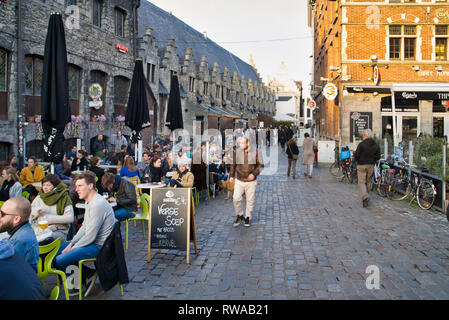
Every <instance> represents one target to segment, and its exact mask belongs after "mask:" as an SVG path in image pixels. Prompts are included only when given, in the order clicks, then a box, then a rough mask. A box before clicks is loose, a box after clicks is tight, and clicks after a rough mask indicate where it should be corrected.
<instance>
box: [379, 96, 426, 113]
mask: <svg viewBox="0 0 449 320" xmlns="http://www.w3.org/2000/svg"><path fill="white" fill-rule="evenodd" d="M394 102H395V110H396V111H398V112H401V111H409V112H410V111H419V100H407V99H403V98H401V97H397V98H395V100H394ZM380 111H382V112H391V111H393V110H392V105H391V96H386V97H383V98H381V99H380Z"/></svg>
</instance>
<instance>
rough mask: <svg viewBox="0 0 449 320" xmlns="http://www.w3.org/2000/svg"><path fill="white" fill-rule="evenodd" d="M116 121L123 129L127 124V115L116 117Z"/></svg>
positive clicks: (120, 128)
mask: <svg viewBox="0 0 449 320" xmlns="http://www.w3.org/2000/svg"><path fill="white" fill-rule="evenodd" d="M115 122H117V123H118V126H119V130H120V131H121V130H122V129H123V125H124V124H125V117H124V116H121V115H119V116H118V117H116V118H115Z"/></svg>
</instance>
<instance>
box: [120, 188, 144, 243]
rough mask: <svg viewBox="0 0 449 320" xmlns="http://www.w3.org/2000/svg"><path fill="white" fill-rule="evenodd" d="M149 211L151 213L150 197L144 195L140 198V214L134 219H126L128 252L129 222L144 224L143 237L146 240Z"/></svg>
mask: <svg viewBox="0 0 449 320" xmlns="http://www.w3.org/2000/svg"><path fill="white" fill-rule="evenodd" d="M149 211H150V196H149V195H148V194H146V193H143V194H142V195H141V196H140V213H137V214H136V215H135V216H134V217H133V218H129V219H126V246H125V248H126V250H128V226H129V221H134V223H135V222H136V221H141V222H142V235H143V238H144V239H145V221H149V220H150V217H149Z"/></svg>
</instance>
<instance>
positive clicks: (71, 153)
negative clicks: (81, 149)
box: [67, 146, 76, 161]
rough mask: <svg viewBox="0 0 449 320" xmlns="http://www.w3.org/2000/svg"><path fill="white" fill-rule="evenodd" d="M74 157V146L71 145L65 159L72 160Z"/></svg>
mask: <svg viewBox="0 0 449 320" xmlns="http://www.w3.org/2000/svg"><path fill="white" fill-rule="evenodd" d="M75 158H76V146H73V147H72V149H70V150H69V151H68V152H67V160H70V161H73V160H74V159H75Z"/></svg>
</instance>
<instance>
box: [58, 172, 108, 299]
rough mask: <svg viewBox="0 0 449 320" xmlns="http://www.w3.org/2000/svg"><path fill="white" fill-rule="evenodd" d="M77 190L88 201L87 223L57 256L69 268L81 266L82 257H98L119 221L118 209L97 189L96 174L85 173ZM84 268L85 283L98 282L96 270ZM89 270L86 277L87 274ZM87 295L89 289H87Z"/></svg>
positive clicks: (77, 182)
mask: <svg viewBox="0 0 449 320" xmlns="http://www.w3.org/2000/svg"><path fill="white" fill-rule="evenodd" d="M75 183H76V192H77V193H78V196H79V198H80V199H82V200H85V201H86V210H85V213H84V222H83V225H82V226H81V228H80V229H79V230H78V232H77V234H76V235H75V236H74V237H73V239H72V240H71V241H67V242H65V243H63V244H62V245H61V247H60V248H59V251H58V254H57V255H56V258H55V264H56V268H57V269H59V270H62V271H64V272H65V271H66V269H67V267H68V266H69V265H78V261H79V260H83V259H92V258H96V257H97V255H98V253H99V252H100V249H101V247H102V246H103V243H104V242H105V241H106V239H107V238H108V236H109V235H110V233H111V232H112V229H113V227H114V224H115V222H116V221H117V220H116V219H115V217H114V211H113V210H112V207H111V206H110V205H109V204H108V202H107V201H106V200H105V199H104V198H103V197H102V196H101V195H99V194H98V193H97V192H96V191H95V175H94V174H93V172H90V171H88V172H84V173H82V174H80V175H78V176H77V177H76V178H75ZM86 271H88V272H85V271H84V269H83V280H82V281H83V285H86V284H90V285H89V288H88V289H87V290H88V291H90V289H91V288H92V287H93V285H94V284H95V280H96V275H97V274H96V272H94V271H93V270H91V269H86ZM85 273H86V276H85V277H84V275H85ZM71 291H72V292H70V293H69V294H77V293H78V290H71ZM86 294H87V292H86Z"/></svg>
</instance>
